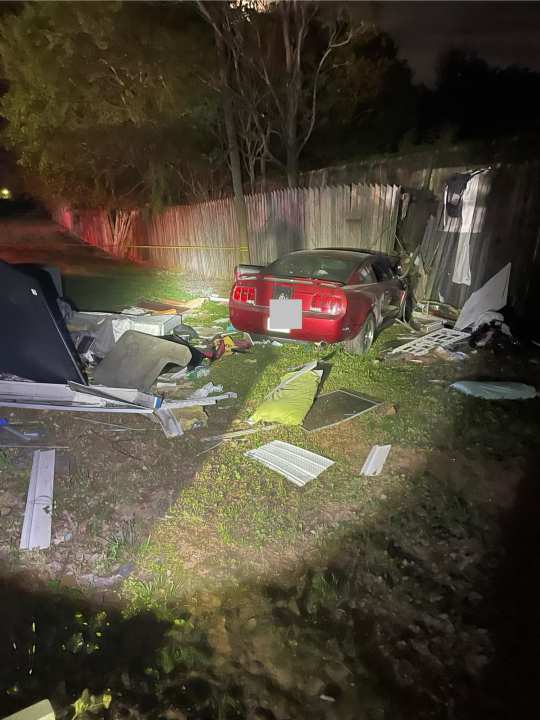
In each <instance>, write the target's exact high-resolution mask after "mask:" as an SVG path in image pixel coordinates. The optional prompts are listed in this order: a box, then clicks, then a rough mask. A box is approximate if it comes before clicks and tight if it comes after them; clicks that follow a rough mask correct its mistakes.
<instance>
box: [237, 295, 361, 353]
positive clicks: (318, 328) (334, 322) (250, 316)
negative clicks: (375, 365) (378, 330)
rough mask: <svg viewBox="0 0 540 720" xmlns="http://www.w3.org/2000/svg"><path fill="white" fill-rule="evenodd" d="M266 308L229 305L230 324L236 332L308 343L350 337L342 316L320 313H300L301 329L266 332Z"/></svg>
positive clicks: (337, 340)
mask: <svg viewBox="0 0 540 720" xmlns="http://www.w3.org/2000/svg"><path fill="white" fill-rule="evenodd" d="M268 315H269V312H268V308H265V307H261V306H257V305H255V306H253V305H251V306H246V304H245V303H242V304H236V303H234V302H230V303H229V316H230V320H231V323H232V324H233V325H234V327H235V328H236V329H237V330H243V331H244V332H248V333H256V334H257V335H272V336H275V337H280V336H283V337H287V338H290V339H291V340H304V341H308V342H327V343H336V342H341V341H343V340H348V339H349V338H350V336H351V334H350V332H348V329H347V327H346V325H345V318H344V316H341V317H334V316H332V315H323V314H320V313H306V312H304V313H302V328H301V329H299V330H291V331H290V332H287V333H280V332H277V331H275V330H272V331H269V330H268Z"/></svg>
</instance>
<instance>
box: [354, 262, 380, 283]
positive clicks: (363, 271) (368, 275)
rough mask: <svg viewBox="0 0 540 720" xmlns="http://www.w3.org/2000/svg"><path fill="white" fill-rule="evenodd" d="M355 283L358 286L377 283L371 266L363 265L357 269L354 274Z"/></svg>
mask: <svg viewBox="0 0 540 720" xmlns="http://www.w3.org/2000/svg"><path fill="white" fill-rule="evenodd" d="M355 282H357V283H359V284H360V285H371V283H376V282H377V278H376V277H375V273H374V272H373V268H372V267H371V265H363V266H362V267H361V268H358V270H357V271H356V273H355Z"/></svg>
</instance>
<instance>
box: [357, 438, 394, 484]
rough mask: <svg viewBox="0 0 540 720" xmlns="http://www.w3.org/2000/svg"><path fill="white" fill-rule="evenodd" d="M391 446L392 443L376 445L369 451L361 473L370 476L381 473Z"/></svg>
mask: <svg viewBox="0 0 540 720" xmlns="http://www.w3.org/2000/svg"><path fill="white" fill-rule="evenodd" d="M391 447H392V446H391V445H374V446H373V447H372V448H371V450H370V451H369V455H368V456H367V458H366V461H365V463H364V465H363V466H362V469H361V470H360V473H361V474H362V475H366V476H368V477H371V476H373V475H380V474H381V472H382V469H383V467H384V463H385V462H386V459H387V457H388V454H389V452H390V448H391Z"/></svg>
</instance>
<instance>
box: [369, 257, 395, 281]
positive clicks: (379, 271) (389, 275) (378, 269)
mask: <svg viewBox="0 0 540 720" xmlns="http://www.w3.org/2000/svg"><path fill="white" fill-rule="evenodd" d="M373 267H374V270H375V274H376V275H377V279H378V281H379V282H384V281H385V280H393V279H394V273H393V272H392V267H391V265H390V263H389V262H388V261H387V260H385V259H384V258H378V259H377V260H376V262H374V263H373Z"/></svg>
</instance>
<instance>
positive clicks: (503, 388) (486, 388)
mask: <svg viewBox="0 0 540 720" xmlns="http://www.w3.org/2000/svg"><path fill="white" fill-rule="evenodd" d="M450 387H451V388H452V389H453V390H458V391H459V392H461V393H463V394H464V395H472V396H473V397H477V398H482V399H484V400H532V399H533V398H535V397H536V396H537V392H536V388H535V387H533V386H532V385H525V383H519V382H495V381H488V380H486V381H480V380H460V381H459V382H455V383H452V385H450Z"/></svg>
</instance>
